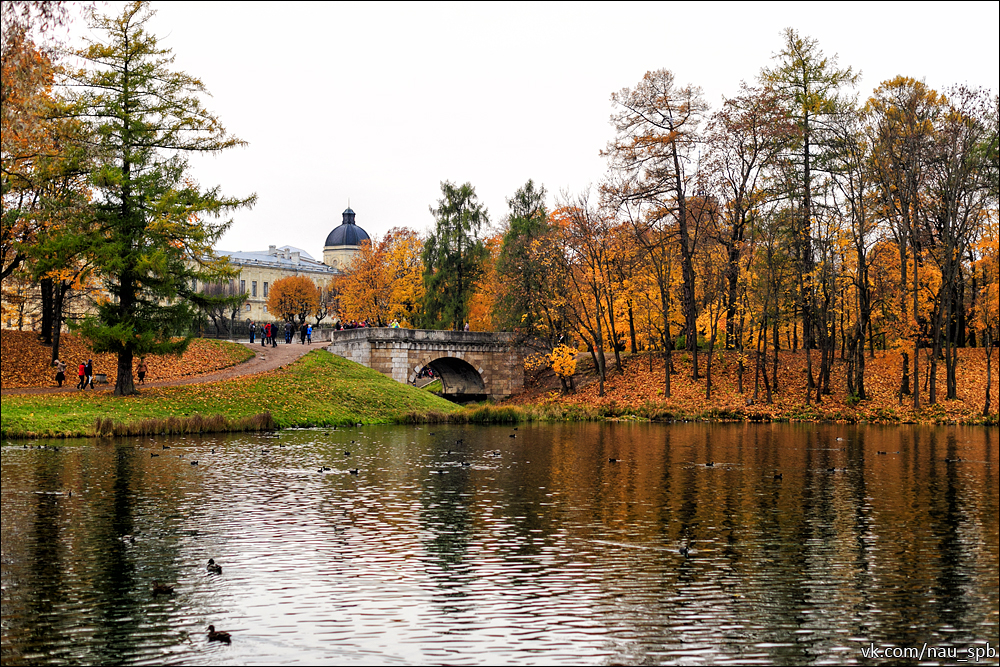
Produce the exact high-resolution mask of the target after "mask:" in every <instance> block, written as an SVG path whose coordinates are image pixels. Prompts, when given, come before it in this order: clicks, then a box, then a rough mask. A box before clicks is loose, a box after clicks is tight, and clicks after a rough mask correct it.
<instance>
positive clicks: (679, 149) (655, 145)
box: [602, 69, 708, 378]
mask: <svg viewBox="0 0 1000 667" xmlns="http://www.w3.org/2000/svg"><path fill="white" fill-rule="evenodd" d="M611 101H612V103H614V105H615V106H616V112H615V113H614V115H612V117H611V122H612V124H613V125H614V127H615V130H616V133H617V135H616V137H615V139H614V141H612V142H611V143H610V144H609V145H608V147H607V149H605V151H604V152H603V153H602V154H603V155H604V156H606V157H607V158H608V159H609V166H610V168H611V171H612V172H615V173H616V174H617V175H618V183H617V185H616V186H615V187H614V188H605V196H606V197H607V196H608V195H611V196H612V197H613V199H612V200H611V201H613V202H614V203H616V204H617V205H618V206H625V205H632V206H633V207H634V206H637V205H639V204H640V203H645V204H646V208H647V210H648V212H647V213H646V214H644V215H640V216H629V219H630V220H631V221H632V222H633V223H637V224H638V226H637V227H635V233H636V236H637V237H638V238H639V239H640V242H646V241H647V240H648V239H655V240H656V242H660V241H661V240H663V239H665V238H666V236H667V234H666V233H665V232H666V231H667V229H668V228H669V227H675V229H676V232H675V233H674V234H671V235H675V236H676V242H677V244H678V247H679V249H680V260H681V275H682V278H683V280H682V288H681V302H682V304H683V309H684V335H685V343H686V347H687V349H688V350H690V351H691V352H692V355H693V363H692V370H693V375H694V377H696V378H697V377H698V356H697V350H698V330H697V318H698V313H697V306H696V301H695V275H694V264H693V258H694V251H695V244H696V240H697V235H698V222H699V220H698V219H697V218H696V216H693V215H692V211H691V210H689V208H688V197H689V196H690V195H691V190H692V187H693V186H692V184H693V181H694V175H695V174H696V172H697V169H696V166H697V165H696V164H695V160H696V149H697V145H698V142H699V141H700V129H701V123H702V119H703V117H704V115H705V113H706V111H707V110H708V105H707V104H706V103H705V100H704V98H703V97H702V92H701V89H700V88H698V87H696V86H691V85H688V86H683V87H682V86H680V85H678V84H677V82H676V80H675V77H674V74H673V72H671V71H670V70H666V69H660V70H656V71H655V72H647V73H646V75H645V76H644V77H643V79H642V81H640V82H639V83H638V84H637V85H636V87H635V88H625V89H623V90H622V91H620V92H618V93H614V94H612V96H611ZM651 257H655V254H654V255H651Z"/></svg>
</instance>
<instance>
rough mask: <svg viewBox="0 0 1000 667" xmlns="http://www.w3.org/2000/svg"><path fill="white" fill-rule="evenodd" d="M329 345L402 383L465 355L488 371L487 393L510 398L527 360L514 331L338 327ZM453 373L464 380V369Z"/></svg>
mask: <svg viewBox="0 0 1000 667" xmlns="http://www.w3.org/2000/svg"><path fill="white" fill-rule="evenodd" d="M327 349H328V350H329V351H330V352H332V353H334V354H337V355H340V356H342V357H344V358H346V359H350V360H351V361H354V362H357V363H359V364H363V365H365V366H368V367H369V368H373V369H375V370H377V371H379V372H380V373H382V374H384V375H386V376H388V377H391V378H392V379H393V380H396V381H397V382H400V383H410V382H413V381H414V379H415V378H416V374H417V373H418V372H419V371H420V369H421V368H423V367H424V366H426V365H427V364H429V363H430V362H432V361H435V360H439V359H442V358H444V359H442V361H441V364H442V365H445V366H447V363H448V362H447V359H461V360H462V361H464V362H466V363H468V364H469V365H471V366H472V368H474V369H475V370H476V371H477V372H478V374H479V376H481V377H482V381H483V384H484V385H485V387H484V388H485V393H486V394H487V395H488V396H489V397H490V398H494V399H500V398H506V397H507V396H510V395H511V394H512V393H514V392H515V391H517V390H518V389H520V388H521V387H522V386H524V362H523V359H522V357H521V354H520V352H519V351H518V350H517V349H516V348H514V347H513V345H512V335H511V334H508V333H502V332H498V333H493V332H480V331H474V332H472V331H430V330H424V329H381V328H371V329H352V330H350V331H335V332H333V334H332V336H331V343H330V345H329V346H328V347H327ZM456 367H457V364H456ZM449 378H450V379H451V380H452V384H453V385H455V383H456V382H457V383H458V385H461V384H463V383H462V382H461V380H460V379H458V378H459V376H458V375H455V376H451V375H449ZM464 384H469V383H468V382H466V383H464ZM449 390H450V391H452V392H453V393H478V391H475V390H474V388H473V387H471V386H467V387H463V386H457V385H456V386H452V387H449Z"/></svg>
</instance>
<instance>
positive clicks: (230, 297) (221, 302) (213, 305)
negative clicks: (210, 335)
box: [200, 279, 249, 336]
mask: <svg viewBox="0 0 1000 667" xmlns="http://www.w3.org/2000/svg"><path fill="white" fill-rule="evenodd" d="M201 293H202V294H203V295H204V296H205V297H207V298H204V299H201V300H200V303H201V306H200V310H201V312H203V313H204V314H205V315H206V316H207V317H208V318H209V319H210V320H212V324H213V325H214V326H215V332H216V334H217V335H223V333H224V334H225V335H227V336H229V335H231V334H232V331H233V323H234V322H235V321H236V317H237V316H238V315H239V314H240V310H241V309H242V307H243V304H244V303H246V300H247V296H249V295H248V294H247V292H246V291H245V290H244V291H240V289H239V287H238V286H237V282H236V280H235V279H230V280H226V281H221V282H214V283H208V284H206V285H203V286H202V289H201Z"/></svg>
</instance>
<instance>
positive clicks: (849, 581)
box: [2, 423, 1000, 665]
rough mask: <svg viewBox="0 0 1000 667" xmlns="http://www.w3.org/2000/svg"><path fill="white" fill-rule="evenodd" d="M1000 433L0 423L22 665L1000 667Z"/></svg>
mask: <svg viewBox="0 0 1000 667" xmlns="http://www.w3.org/2000/svg"><path fill="white" fill-rule="evenodd" d="M511 436H516V437H511ZM997 444H998V443H997V433H996V430H995V429H993V430H987V429H982V428H971V427H969V428H965V427H942V428H933V429H931V428H917V427H895V428H878V427H855V426H847V425H844V426H840V425H821V426H816V425H808V426H796V425H742V424H738V425H727V424H721V425H705V424H674V425H657V424H643V423H616V424H555V425H551V424H543V425H522V426H520V427H519V429H517V430H516V431H515V430H514V429H513V428H512V427H498V426H494V427H476V426H421V427H363V428H361V427H357V428H349V429H343V428H342V429H337V430H327V429H321V430H297V431H285V432H282V433H280V434H278V435H275V436H257V435H252V436H250V435H236V436H205V437H190V438H180V439H176V438H174V439H170V440H165V439H150V438H145V439H128V440H115V441H98V440H93V441H79V442H59V441H46V442H43V441H35V442H32V443H30V445H29V448H27V449H25V448H24V443H20V442H18V443H14V442H7V443H4V445H3V449H2V501H3V505H2V519H3V525H2V594H3V598H2V606H3V613H2V616H3V619H2V621H3V622H2V658H3V664H4V665H24V664H103V663H123V664H149V663H152V664H171V663H173V664H246V663H250V664H254V663H258V664H268V663H275V662H280V663H282V664H297V663H298V664H336V665H344V664H414V663H416V664H592V665H605V664H726V663H730V664H732V663H738V664H750V663H760V664H829V663H834V664H851V663H859V662H860V663H866V664H880V663H886V664H888V663H890V662H892V663H895V664H899V663H906V664H915V663H916V662H917V660H908V659H900V658H897V657H886V656H892V655H893V654H895V655H903V654H904V653H903V652H904V651H909V650H910V649H911V648H912V649H914V650H920V649H921V648H922V649H923V651H924V655H923V662H925V663H941V664H966V663H965V662H961V661H963V660H969V659H970V658H976V657H980V658H981V660H980V664H997V662H998V658H997V651H996V650H997V642H998V620H1000V619H998V598H1000V593H998V573H1000V569H998V549H1000V547H998V543H1000V539H998V495H1000V493H998V456H997ZM41 445H44V447H41ZM164 445H167V446H168V447H169V449H165V448H164ZM54 447H58V449H54ZM347 452H349V454H348V453H347ZM612 459H615V460H612ZM193 461H197V462H198V463H197V464H196V465H193V464H192V462H193ZM709 464H711V465H709ZM321 468H328V470H322V471H321ZM354 469H356V470H357V472H356V474H355V473H352V472H351V470H354ZM209 558H214V559H215V560H216V561H218V562H219V563H220V564H221V565H222V567H223V571H222V574H220V575H214V574H209V573H208V572H207V571H206V569H205V564H206V562H207V561H208V559H209ZM154 581H159V582H164V583H166V584H168V585H171V586H173V587H174V593H173V594H172V595H154V594H153V592H152V586H153V582H154ZM210 623H211V624H214V625H215V626H216V627H217V628H219V629H220V630H226V631H229V632H230V633H231V634H232V637H233V639H232V643H231V644H229V645H226V644H222V643H218V642H209V641H208V640H207V636H206V627H207V626H208V625H209V624H210ZM872 647H874V648H876V649H878V650H880V651H881V652H882V653H880V654H878V656H879V657H880V658H885V659H874V660H868V659H866V657H865V652H867V651H870V650H871V649H872ZM970 651H971V653H970ZM990 651H992V655H991V654H990ZM893 652H894V653H893ZM914 655H915V654H914ZM970 662H974V660H970Z"/></svg>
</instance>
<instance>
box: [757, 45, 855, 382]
mask: <svg viewBox="0 0 1000 667" xmlns="http://www.w3.org/2000/svg"><path fill="white" fill-rule="evenodd" d="M783 36H784V39H785V44H784V47H783V48H782V49H781V51H779V52H778V53H777V54H775V56H774V59H775V61H776V63H775V66H774V67H773V68H770V69H767V68H765V69H764V70H762V71H761V80H762V81H763V83H764V85H765V86H767V87H768V88H770V89H771V90H772V91H774V94H775V95H776V96H777V97H778V99H779V100H780V101H781V104H782V106H783V107H784V108H785V110H786V112H787V113H788V116H789V117H790V118H791V119H792V121H793V123H794V125H795V127H796V130H797V136H796V138H797V141H795V142H794V143H792V144H790V150H789V151H788V152H787V153H786V156H787V158H788V160H789V163H790V165H789V166H790V168H791V169H790V171H791V177H790V178H789V184H790V185H791V186H792V187H791V190H790V192H789V193H788V196H789V198H790V199H791V200H792V201H793V202H794V203H795V206H796V208H795V211H796V215H795V216H794V217H793V220H794V229H793V230H792V231H793V237H792V238H793V240H794V243H795V246H794V247H795V254H796V260H797V262H798V268H797V271H798V281H799V287H798V304H797V305H798V309H799V314H800V315H801V317H802V335H803V344H804V347H805V349H806V372H807V387H806V396H807V400H808V396H809V392H810V390H812V389H813V387H814V386H815V380H814V377H813V370H812V355H811V351H812V348H813V347H814V344H815V322H816V312H815V311H816V303H815V297H814V294H813V292H814V288H813V284H812V280H813V270H814V267H815V261H814V259H815V258H814V255H813V247H812V231H813V225H814V223H815V210H814V209H815V207H816V203H815V202H814V199H815V198H816V184H815V180H816V175H817V173H820V172H821V171H822V169H823V167H822V164H823V163H822V160H823V156H824V151H825V146H826V144H827V140H828V137H829V133H828V125H829V123H830V121H831V119H832V118H833V117H835V116H836V114H837V113H838V112H839V110H840V109H841V107H842V102H843V100H842V99H841V96H840V94H841V90H842V89H843V88H845V87H850V86H853V85H854V84H855V82H856V81H857V79H858V75H857V74H855V73H854V72H853V71H852V70H851V68H850V67H848V68H847V69H839V68H838V67H837V59H836V56H834V57H833V58H827V57H826V56H825V55H824V54H823V51H822V50H821V49H820V48H819V43H818V42H817V41H816V40H815V39H811V38H809V37H803V36H801V35H799V33H798V32H797V31H795V30H793V29H792V28H786V29H785V31H784V33H783ZM825 358H827V357H826V356H824V359H825ZM823 370H825V369H821V373H822V372H823Z"/></svg>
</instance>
